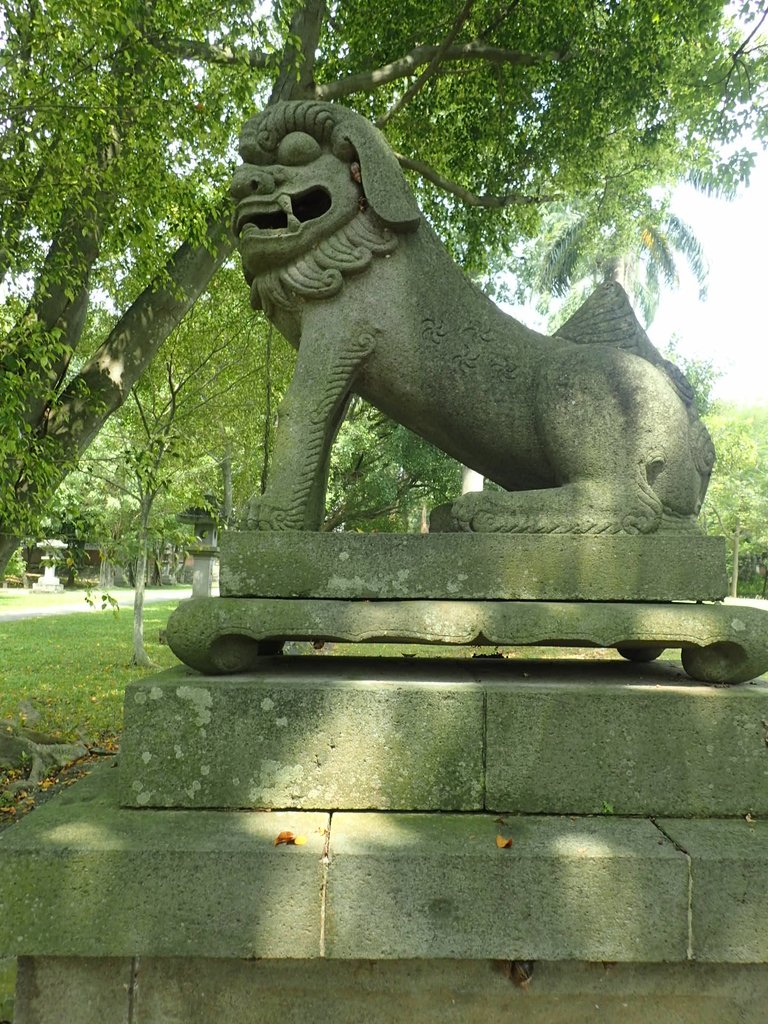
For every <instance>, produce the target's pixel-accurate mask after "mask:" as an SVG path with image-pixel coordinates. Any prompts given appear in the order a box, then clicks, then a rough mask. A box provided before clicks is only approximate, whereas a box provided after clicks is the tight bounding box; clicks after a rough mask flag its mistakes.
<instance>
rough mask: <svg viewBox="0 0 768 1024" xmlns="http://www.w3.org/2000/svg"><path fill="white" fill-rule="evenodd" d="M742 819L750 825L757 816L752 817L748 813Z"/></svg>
mask: <svg viewBox="0 0 768 1024" xmlns="http://www.w3.org/2000/svg"><path fill="white" fill-rule="evenodd" d="M744 820H745V821H748V822H749V824H750V825H752V824H753V823H754V822H756V821H757V818H753V817H752V815H751V814H748V815H747V816H746V818H745V819H744Z"/></svg>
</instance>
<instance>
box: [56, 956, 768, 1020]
mask: <svg viewBox="0 0 768 1024" xmlns="http://www.w3.org/2000/svg"><path fill="white" fill-rule="evenodd" d="M766 999H768V967H760V968H755V967H745V966H741V967H731V966H717V965H706V966H705V965H699V964H674V965H672V964H607V965H603V964H601V963H586V964H585V963H552V962H543V963H537V964H536V965H535V969H534V972H533V976H532V978H531V982H530V984H529V986H528V987H527V989H526V990H522V989H520V988H519V987H517V986H516V985H514V984H513V983H512V982H511V981H510V980H509V977H508V975H507V973H506V971H505V970H504V965H502V964H498V963H494V962H493V961H490V960H474V961H473V960H411V961H406V960H394V961H392V960H389V961H371V960H362V961H360V960H358V961H333V960H331V961H317V960H316V961H306V960H305V961H285V962H282V963H280V962H277V963H276V962H274V961H271V962H269V961H248V962H245V961H237V962H232V961H218V962H211V961H210V960H209V961H201V960H157V959H150V960H142V962H141V964H140V967H139V985H138V989H137V999H136V1008H135V1014H136V1016H135V1018H134V1022H135V1024H177V1022H182V1021H183V1024H210V1022H211V1021H217V1022H218V1024H234V1022H237V1024H275V1022H277V1021H279V1022H280V1024H307V1022H308V1021H311V1022H312V1024H360V1022H361V1021H365V1024H403V1021H410V1022H413V1024H446V1022H448V1024H451V1022H452V1024H497V1022H500V1021H510V1022H514V1024H595V1022H596V1021H605V1022H613V1021H616V1022H619V1021H620V1022H621V1024H648V1022H649V1021H662V1022H663V1024H731V1022H735V1021H737V1020H738V1021H739V1024H764V1020H765V1006H766ZM43 1024H49V1022H47V1021H46V1022H43ZM57 1024H60V1022H57Z"/></svg>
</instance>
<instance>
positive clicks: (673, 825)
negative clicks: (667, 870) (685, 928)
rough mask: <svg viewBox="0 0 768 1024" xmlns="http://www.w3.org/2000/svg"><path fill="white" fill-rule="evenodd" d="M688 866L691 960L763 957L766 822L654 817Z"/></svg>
mask: <svg viewBox="0 0 768 1024" xmlns="http://www.w3.org/2000/svg"><path fill="white" fill-rule="evenodd" d="M659 826H660V827H661V828H662V829H663V830H664V832H665V833H666V834H667V835H668V836H669V837H670V838H671V839H672V840H673V841H674V842H675V843H677V845H678V846H679V847H680V848H681V849H682V850H683V851H685V853H686V854H687V855H688V857H689V858H690V866H691V889H692V903H691V934H692V940H691V953H692V956H693V957H694V958H695V959H696V960H709V961H715V962H717V961H720V962H723V961H724V962H732V963H765V962H766V961H768V822H766V821H751V822H748V821H739V820H731V821H679V820H678V821H668V820H662V821H659Z"/></svg>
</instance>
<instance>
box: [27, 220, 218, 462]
mask: <svg viewBox="0 0 768 1024" xmlns="http://www.w3.org/2000/svg"><path fill="white" fill-rule="evenodd" d="M233 245H234V243H233V240H232V236H231V233H230V231H229V225H228V223H227V220H226V218H225V217H223V216H222V215H221V214H220V213H218V214H216V215H212V216H210V217H209V221H208V231H207V240H206V244H205V245H192V244H191V243H189V242H185V243H184V244H183V245H182V246H180V247H179V249H178V250H177V251H176V253H175V254H174V255H173V256H172V257H171V259H170V260H169V261H168V263H167V264H166V267H165V272H164V273H163V274H162V275H158V279H157V280H156V281H155V282H154V283H153V284H152V285H150V286H149V287H147V288H146V289H145V290H144V291H143V292H142V293H141V295H140V296H139V297H138V298H137V299H136V301H135V302H134V303H133V305H132V306H131V307H130V308H129V309H128V310H127V311H126V313H125V314H124V315H123V316H122V317H121V318H120V320H119V321H118V323H117V324H116V325H115V327H114V328H113V329H112V331H111V332H110V334H109V336H108V337H107V339H106V340H105V341H104V343H103V344H102V345H101V346H100V347H99V348H98V349H97V351H96V352H95V353H94V355H93V356H92V357H91V359H90V360H89V361H88V362H87V363H86V365H85V366H84V367H83V369H82V370H81V372H80V373H79V374H78V376H77V377H76V378H75V379H74V380H73V381H72V382H71V383H70V384H69V385H68V387H67V388H66V390H65V391H64V393H63V394H62V398H61V401H60V402H59V403H58V404H57V405H56V407H55V408H54V409H53V410H52V412H51V416H50V419H49V421H48V431H47V433H48V435H49V436H50V437H54V438H57V439H58V440H60V441H61V443H62V445H63V447H64V449H65V450H66V453H67V455H69V456H70V457H73V456H75V457H76V456H77V455H79V454H80V453H82V452H83V451H84V450H85V449H86V448H87V447H88V445H89V444H90V443H91V441H92V440H93V438H94V437H95V436H96V434H97V433H98V432H99V430H100V429H101V427H102V426H103V424H104V422H105V421H106V419H107V418H108V416H109V415H110V414H111V413H113V412H114V411H115V409H117V408H119V407H120V406H121V405H122V403H123V402H124V401H125V399H126V397H127V395H128V393H129V392H130V390H131V388H132V387H133V385H134V384H135V383H136V381H137V380H138V379H139V377H140V376H141V374H142V373H143V371H144V369H145V368H146V366H147V365H148V363H149V362H150V360H151V359H152V357H153V356H154V355H155V353H156V352H157V350H158V349H159V348H160V346H161V345H162V344H163V342H164V341H165V339H166V338H167V337H168V335H169V334H170V333H171V331H172V330H173V329H174V328H175V327H176V326H178V324H179V323H180V322H181V320H182V319H183V318H184V316H185V315H186V313H187V312H188V311H189V310H190V309H191V307H192V306H193V304H194V303H195V301H196V300H197V299H198V298H199V296H200V295H201V294H202V293H203V291H204V290H205V288H206V287H207V285H208V282H209V281H210V280H211V278H212V277H213V275H214V273H215V272H216V271H217V270H218V269H219V267H220V266H221V264H222V263H223V262H224V260H225V259H226V258H227V256H229V254H230V253H231V251H232V248H233Z"/></svg>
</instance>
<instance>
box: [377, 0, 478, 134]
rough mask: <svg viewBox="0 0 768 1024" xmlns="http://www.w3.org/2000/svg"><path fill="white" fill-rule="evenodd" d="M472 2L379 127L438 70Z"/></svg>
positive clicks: (467, 15) (409, 99)
mask: <svg viewBox="0 0 768 1024" xmlns="http://www.w3.org/2000/svg"><path fill="white" fill-rule="evenodd" d="M472 3H473V0H465V3H464V6H463V7H462V9H461V10H460V11H459V13H458V15H457V16H456V20H455V21H454V23H453V25H452V26H451V30H450V32H449V33H448V35H447V36H446V37H445V39H444V40H443V42H442V43H441V44H440V45H439V46H438V48H437V53H436V54H435V55H434V57H433V58H432V60H431V61H430V62H429V64H428V65H427V67H426V68H425V70H424V71H422V73H421V74H420V75H419V77H418V78H417V79H416V81H415V82H412V83H411V85H410V86H409V87H408V88H407V89H406V91H405V92H404V93H403V95H402V96H401V97H400V99H399V100H397V101H396V102H395V103H393V104H392V106H391V107H390V108H389V110H388V111H387V112H386V114H384V115H383V116H382V117H380V118H379V119H378V121H377V122H376V124H377V126H378V127H379V128H383V127H384V125H385V124H386V123H387V121H389V120H390V119H391V118H393V117H394V116H395V114H396V113H397V112H398V111H399V110H402V109H403V107H404V106H405V105H406V104H407V103H410V101H411V100H412V99H413V97H414V96H415V95H416V94H417V93H418V92H420V90H421V89H423V88H424V86H425V85H426V83H427V81H428V79H429V78H431V77H432V75H434V73H435V72H436V71H437V69H438V67H439V65H440V61H441V60H442V59H443V56H444V54H445V53H446V51H447V50H448V47H449V46H450V45H451V43H452V42H453V41H454V39H455V38H456V36H457V35H458V34H459V32H460V31H461V29H462V27H463V25H464V23H465V22H466V20H467V18H468V17H469V12H470V11H471V10H472Z"/></svg>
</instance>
